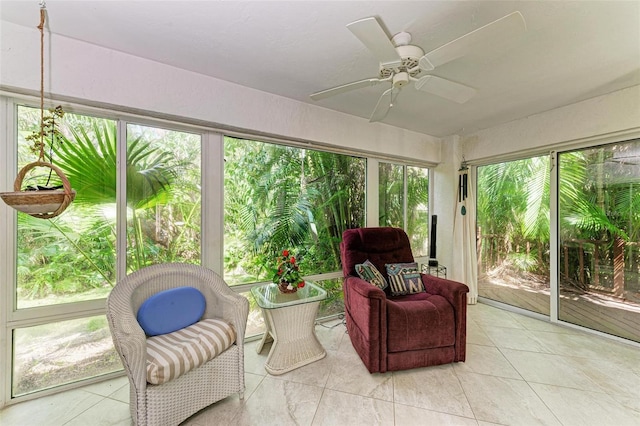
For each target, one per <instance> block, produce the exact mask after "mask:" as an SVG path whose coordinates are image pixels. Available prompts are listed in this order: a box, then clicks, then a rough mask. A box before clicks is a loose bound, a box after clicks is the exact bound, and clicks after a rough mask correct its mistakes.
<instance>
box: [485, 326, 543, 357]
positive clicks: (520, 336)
mask: <svg viewBox="0 0 640 426" xmlns="http://www.w3.org/2000/svg"><path fill="white" fill-rule="evenodd" d="M484 330H485V333H486V334H487V336H489V339H491V341H492V342H493V343H494V344H495V345H496V346H497V347H499V348H507V349H518V350H522V351H531V352H545V353H549V352H550V350H549V349H548V348H547V346H546V345H545V344H544V343H543V342H540V341H539V340H538V339H536V338H535V336H534V335H533V333H532V332H530V331H528V330H523V329H515V328H504V327H490V326H486V327H484Z"/></svg>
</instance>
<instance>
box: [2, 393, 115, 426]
mask: <svg viewBox="0 0 640 426" xmlns="http://www.w3.org/2000/svg"><path fill="white" fill-rule="evenodd" d="M103 399H104V398H103V397H101V396H99V395H96V394H94V393H91V392H85V391H83V390H80V389H74V390H70V391H67V392H63V393H59V394H56V395H50V396H45V397H42V398H39V399H37V400H34V401H25V402H23V403H20V404H16V405H11V406H9V407H5V408H3V409H2V410H1V411H0V424H2V425H11V426H32V425H47V426H58V425H63V424H65V423H66V422H68V421H69V420H71V419H73V418H74V417H76V416H78V415H79V414H81V413H83V412H84V411H86V410H87V409H89V408H90V407H92V406H94V405H96V404H97V403H98V402H100V401H101V400H103Z"/></svg>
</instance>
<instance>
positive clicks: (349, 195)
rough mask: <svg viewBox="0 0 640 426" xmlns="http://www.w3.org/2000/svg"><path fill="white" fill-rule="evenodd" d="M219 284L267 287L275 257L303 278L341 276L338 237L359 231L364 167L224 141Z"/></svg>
mask: <svg viewBox="0 0 640 426" xmlns="http://www.w3.org/2000/svg"><path fill="white" fill-rule="evenodd" d="M224 152H225V181H224V187H225V207H224V208H225V218H224V228H225V234H224V241H225V243H224V244H225V250H224V251H225V262H224V270H225V280H226V281H227V282H229V284H230V285H237V284H241V283H250V282H256V281H271V279H272V275H273V272H274V271H273V268H274V267H275V257H276V256H277V255H278V254H279V253H280V252H281V251H282V250H284V249H288V250H290V251H291V252H292V253H293V254H295V255H296V256H298V260H299V264H300V268H301V270H302V272H303V274H304V275H312V274H320V273H326V272H334V271H338V270H340V248H339V243H340V241H341V239H342V232H343V231H344V230H345V229H348V228H355V227H360V226H363V224H364V212H365V205H364V200H365V193H364V180H365V179H364V177H365V176H364V173H365V172H364V171H365V160H364V159H362V158H356V157H350V156H346V155H339V154H333V153H328V152H321V151H315V150H306V149H299V148H293V147H287V146H281V145H275V144H271V143H264V142H257V141H250V140H245V139H235V138H230V137H227V138H225V150H224Z"/></svg>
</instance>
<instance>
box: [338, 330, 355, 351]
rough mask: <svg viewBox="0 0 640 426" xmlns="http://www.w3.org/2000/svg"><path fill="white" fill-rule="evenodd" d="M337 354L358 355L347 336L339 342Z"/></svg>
mask: <svg viewBox="0 0 640 426" xmlns="http://www.w3.org/2000/svg"><path fill="white" fill-rule="evenodd" d="M338 352H346V353H350V354H354V355H358V353H357V352H356V350H355V348H354V347H353V343H351V338H350V337H349V335H348V334H346V335H345V336H344V338H343V339H342V341H341V342H340V346H339V347H338Z"/></svg>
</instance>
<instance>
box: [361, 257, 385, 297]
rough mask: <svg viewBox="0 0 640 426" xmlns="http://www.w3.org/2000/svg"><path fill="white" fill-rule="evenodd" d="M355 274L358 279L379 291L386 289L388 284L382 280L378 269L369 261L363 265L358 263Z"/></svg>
mask: <svg viewBox="0 0 640 426" xmlns="http://www.w3.org/2000/svg"><path fill="white" fill-rule="evenodd" d="M356 273H357V274H358V276H359V277H360V278H362V279H363V280H365V281H367V282H368V283H370V284H373V285H375V286H376V287H378V288H379V289H381V290H384V289H385V288H387V286H388V285H389V284H387V280H385V279H384V275H382V274H381V273H380V271H378V268H376V266H375V265H374V264H373V263H371V262H370V261H369V259H367V260H365V262H364V263H359V264H357V265H356Z"/></svg>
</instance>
